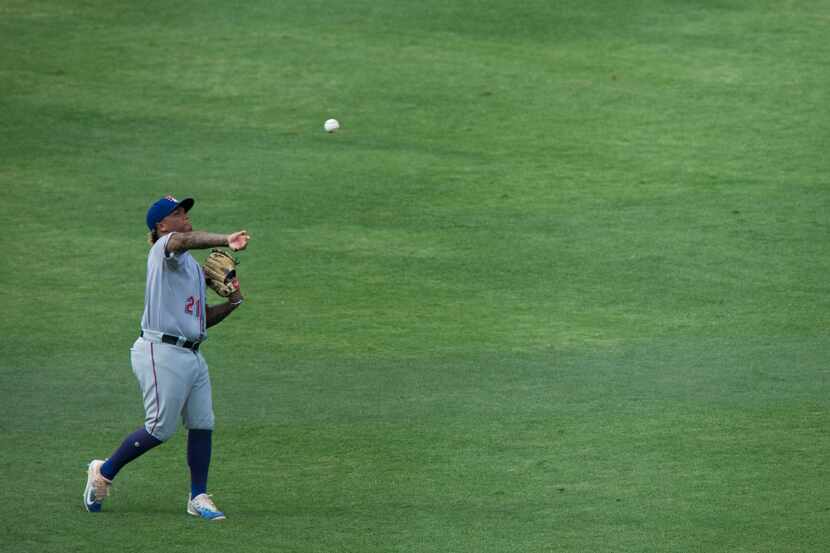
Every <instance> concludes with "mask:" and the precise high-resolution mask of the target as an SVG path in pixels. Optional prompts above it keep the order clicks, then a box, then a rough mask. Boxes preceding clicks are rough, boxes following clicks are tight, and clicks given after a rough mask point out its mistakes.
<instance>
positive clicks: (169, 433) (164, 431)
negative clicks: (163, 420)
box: [145, 425, 176, 442]
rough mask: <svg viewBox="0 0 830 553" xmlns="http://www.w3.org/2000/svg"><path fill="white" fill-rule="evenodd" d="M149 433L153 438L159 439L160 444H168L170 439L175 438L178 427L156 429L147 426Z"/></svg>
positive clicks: (156, 427)
mask: <svg viewBox="0 0 830 553" xmlns="http://www.w3.org/2000/svg"><path fill="white" fill-rule="evenodd" d="M145 428H146V430H147V433H148V434H150V435H151V436H152V437H154V438H155V439H157V440H158V441H160V442H166V441H167V440H169V439H170V438H172V437H173V434H175V433H176V427H175V426H173V425H167V426H158V425H156V426H155V427H154V428H147V427H146V426H145Z"/></svg>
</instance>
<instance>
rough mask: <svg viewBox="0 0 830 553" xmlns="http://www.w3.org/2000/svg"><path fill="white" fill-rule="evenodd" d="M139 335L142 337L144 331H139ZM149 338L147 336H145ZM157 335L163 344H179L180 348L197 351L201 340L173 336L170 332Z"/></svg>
mask: <svg viewBox="0 0 830 553" xmlns="http://www.w3.org/2000/svg"><path fill="white" fill-rule="evenodd" d="M140 336H141V337H142V338H144V337H145V336H144V331H143V330H142V331H141V334H140ZM147 337H148V338H149V336H147ZM158 337H159V338H160V339H161V341H162V342H164V343H165V344H170V345H171V346H179V347H180V348H185V349H189V350H190V351H199V344H201V342H191V341H190V340H186V339H185V338H182V337H181V336H173V335H171V334H159V335H158Z"/></svg>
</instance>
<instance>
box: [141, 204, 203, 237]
mask: <svg viewBox="0 0 830 553" xmlns="http://www.w3.org/2000/svg"><path fill="white" fill-rule="evenodd" d="M194 203H196V202H195V200H194V199H193V198H185V199H183V200H182V201H179V200H177V199H176V198H174V197H173V196H165V197H163V198H162V199H160V200H159V201H157V202H156V203H154V204H153V205H151V206H150V209H148V210H147V228H149V229H150V230H153V229H155V228H156V225H157V224H158V223H160V222H161V220H162V219H164V218H165V217H167V216H168V215H170V214H171V213H173V211H175V210H176V208H177V207H183V208H184V210H185V211H190V208H191V207H193V204H194Z"/></svg>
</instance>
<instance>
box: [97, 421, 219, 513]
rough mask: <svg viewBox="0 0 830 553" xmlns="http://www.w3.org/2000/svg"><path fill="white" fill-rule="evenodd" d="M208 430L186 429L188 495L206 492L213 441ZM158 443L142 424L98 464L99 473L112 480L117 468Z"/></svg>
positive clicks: (119, 468)
mask: <svg viewBox="0 0 830 553" xmlns="http://www.w3.org/2000/svg"><path fill="white" fill-rule="evenodd" d="M212 438H213V431H212V430H188V432H187V464H188V465H189V466H190V497H191V499H192V498H194V497H196V496H197V495H199V494H203V493H207V479H208V469H209V468H210V455H211V450H212V443H213V439H212ZM161 443H162V441H161V440H159V439H158V438H155V437H153V436H152V435H151V434H150V433H149V432H147V430H146V429H145V428H144V427H143V426H142V427H141V428H139V429H138V430H136V431H135V432H133V433H132V434H130V435H129V436H127V437H126V438H125V439H124V441H123V442H122V443H121V445H120V446H119V447H118V449H116V450H115V452H114V453H113V454H112V455H110V458H109V459H107V460H106V462H105V463H104V464H103V465H101V474H102V475H103V477H104V478H106V479H107V480H112V479H113V478H115V475H116V474H118V471H120V470H121V468H122V467H123V466H124V465H126V464H127V463H129V462H130V461H134V460H135V459H137V458H139V457H140V456H142V455H144V454H145V453H147V452H148V451H150V450H151V449H153V448H154V447H156V446H157V445H160V444H161Z"/></svg>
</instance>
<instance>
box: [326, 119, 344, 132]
mask: <svg viewBox="0 0 830 553" xmlns="http://www.w3.org/2000/svg"><path fill="white" fill-rule="evenodd" d="M323 128H324V129H326V132H334V131H336V130H337V129H339V128H340V122H339V121H338V120H337V119H327V120H326V122H325V123H323Z"/></svg>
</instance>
